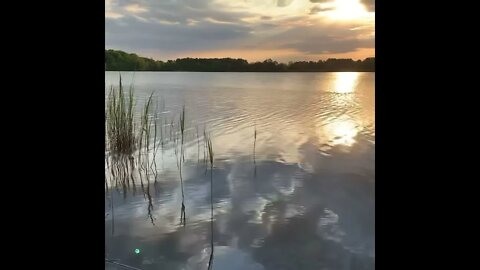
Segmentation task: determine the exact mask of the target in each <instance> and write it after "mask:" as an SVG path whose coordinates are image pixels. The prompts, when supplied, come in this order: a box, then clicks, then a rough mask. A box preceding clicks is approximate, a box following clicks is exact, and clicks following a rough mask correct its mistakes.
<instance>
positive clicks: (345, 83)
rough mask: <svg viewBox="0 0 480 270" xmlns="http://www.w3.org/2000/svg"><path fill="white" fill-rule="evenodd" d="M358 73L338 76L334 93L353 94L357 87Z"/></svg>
mask: <svg viewBox="0 0 480 270" xmlns="http://www.w3.org/2000/svg"><path fill="white" fill-rule="evenodd" d="M357 80H358V73H357V72H340V73H337V74H336V78H335V89H334V91H335V92H336V93H339V94H346V93H352V92H353V91H355V87H356V86H357Z"/></svg>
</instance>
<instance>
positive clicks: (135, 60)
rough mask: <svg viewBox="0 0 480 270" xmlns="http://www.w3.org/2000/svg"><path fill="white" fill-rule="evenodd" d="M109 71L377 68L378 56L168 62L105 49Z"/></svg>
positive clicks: (274, 70) (288, 70) (197, 59)
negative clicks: (305, 59)
mask: <svg viewBox="0 0 480 270" xmlns="http://www.w3.org/2000/svg"><path fill="white" fill-rule="evenodd" d="M105 69H106V70H107V71H217V72H222V71H237V72H310V71H371V72H373V71H375V58H374V57H372V58H366V59H364V60H363V61H362V60H357V61H355V60H352V59H336V58H330V59H327V60H325V61H323V60H318V61H317V62H315V61H298V62H289V63H288V64H284V63H278V62H277V61H273V60H271V59H267V60H265V61H263V62H253V63H248V62H247V60H244V59H232V58H180V59H176V60H168V61H166V62H163V61H156V60H153V59H150V58H145V57H140V56H138V55H136V54H133V53H126V52H123V51H118V50H105Z"/></svg>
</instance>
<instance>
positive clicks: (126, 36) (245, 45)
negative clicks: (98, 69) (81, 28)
mask: <svg viewBox="0 0 480 270" xmlns="http://www.w3.org/2000/svg"><path fill="white" fill-rule="evenodd" d="M105 46H106V48H107V49H119V50H124V51H127V52H133V53H137V54H139V55H142V56H147V57H152V58H154V59H157V60H168V59H176V58H180V57H232V58H244V59H247V60H248V61H257V60H265V59H267V58H272V59H274V60H277V61H281V62H287V61H291V60H294V61H295V60H318V59H327V58H330V57H336V58H343V57H348V58H353V59H363V58H366V57H371V56H375V0H105Z"/></svg>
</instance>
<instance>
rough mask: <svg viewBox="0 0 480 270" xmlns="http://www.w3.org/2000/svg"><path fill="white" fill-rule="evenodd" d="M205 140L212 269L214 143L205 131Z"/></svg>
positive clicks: (209, 266)
mask: <svg viewBox="0 0 480 270" xmlns="http://www.w3.org/2000/svg"><path fill="white" fill-rule="evenodd" d="M205 142H206V144H207V148H208V160H209V162H210V231H211V237H210V247H211V248H210V258H209V259H208V270H210V269H212V262H213V252H214V250H213V160H214V158H213V157H214V156H213V145H212V140H211V139H210V136H206V132H205Z"/></svg>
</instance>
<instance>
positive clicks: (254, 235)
mask: <svg viewBox="0 0 480 270" xmlns="http://www.w3.org/2000/svg"><path fill="white" fill-rule="evenodd" d="M121 76H122V83H123V85H124V86H125V88H127V87H128V86H130V85H132V86H133V87H134V94H135V100H136V102H137V108H138V111H137V115H138V116H139V115H140V113H141V111H140V110H141V107H142V104H144V103H145V101H146V99H147V98H148V97H149V96H150V95H151V94H152V93H153V97H154V100H155V101H157V100H158V103H157V102H154V103H153V104H154V105H153V109H157V111H158V112H159V115H160V116H161V117H158V118H157V119H156V121H157V122H158V126H159V129H160V128H161V129H162V130H161V131H159V132H160V133H161V134H162V135H161V136H162V137H163V138H162V139H158V140H157V145H159V144H160V140H164V141H165V143H164V145H163V147H161V148H162V149H161V150H160V151H158V154H156V155H155V157H154V158H155V167H156V169H155V171H156V175H154V176H152V175H150V176H148V178H149V180H146V179H143V181H145V184H144V185H143V184H142V187H140V185H139V184H138V181H137V186H136V187H130V188H129V189H121V188H119V189H112V188H110V190H109V191H108V192H106V196H105V216H106V218H105V249H106V255H105V256H106V258H108V259H110V260H116V262H118V263H122V264H126V265H129V266H132V267H136V268H139V269H144V270H147V269H179V270H180V269H206V263H207V262H208V257H209V250H210V239H211V235H212V233H211V227H210V225H211V224H210V211H211V208H210V207H211V204H210V177H211V175H210V174H211V173H212V177H213V180H212V181H213V187H212V188H213V208H214V223H213V235H214V237H213V239H214V245H215V253H214V254H215V255H214V263H213V269H216V270H221V269H233V270H234V269H266V270H270V269H271V270H280V269H312V270H313V269H315V270H318V269H374V268H375V73H361V72H360V73H356V72H338V73H335V72H332V73H330V72H325V73H313V72H312V73H202V72H198V73H195V72H135V73H134V72H121ZM118 82H119V72H106V73H105V84H106V91H105V93H106V96H107V94H108V92H109V91H108V89H109V88H110V86H111V85H113V86H118ZM183 106H185V142H184V144H185V146H184V151H185V153H184V163H183V165H182V166H183V167H182V174H183V186H184V187H183V188H184V196H185V199H184V202H185V213H186V225H185V226H183V225H181V224H180V210H181V203H182V191H181V183H180V178H179V167H178V157H177V156H178V153H177V152H176V150H175V148H176V147H175V144H174V142H173V141H172V139H171V138H172V136H173V137H175V134H173V135H172V132H173V133H175V130H176V129H175V128H173V129H172V121H173V126H174V127H175V125H178V121H179V115H180V113H181V111H182V107H183ZM160 126H161V127H160ZM204 130H206V131H207V134H209V135H210V138H211V141H212V146H213V150H214V153H215V154H214V168H213V171H210V168H209V166H206V164H205V162H204V158H205V155H206V154H205V146H204V140H203V134H204V133H203V132H204ZM159 136H160V135H159ZM207 167H208V168H207ZM106 171H108V170H106ZM152 177H153V178H152ZM155 180H156V181H155ZM145 190H147V191H146V192H145ZM112 217H113V218H112ZM105 267H106V269H126V268H122V267H120V266H115V264H111V263H108V264H107V263H106V264H105Z"/></svg>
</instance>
